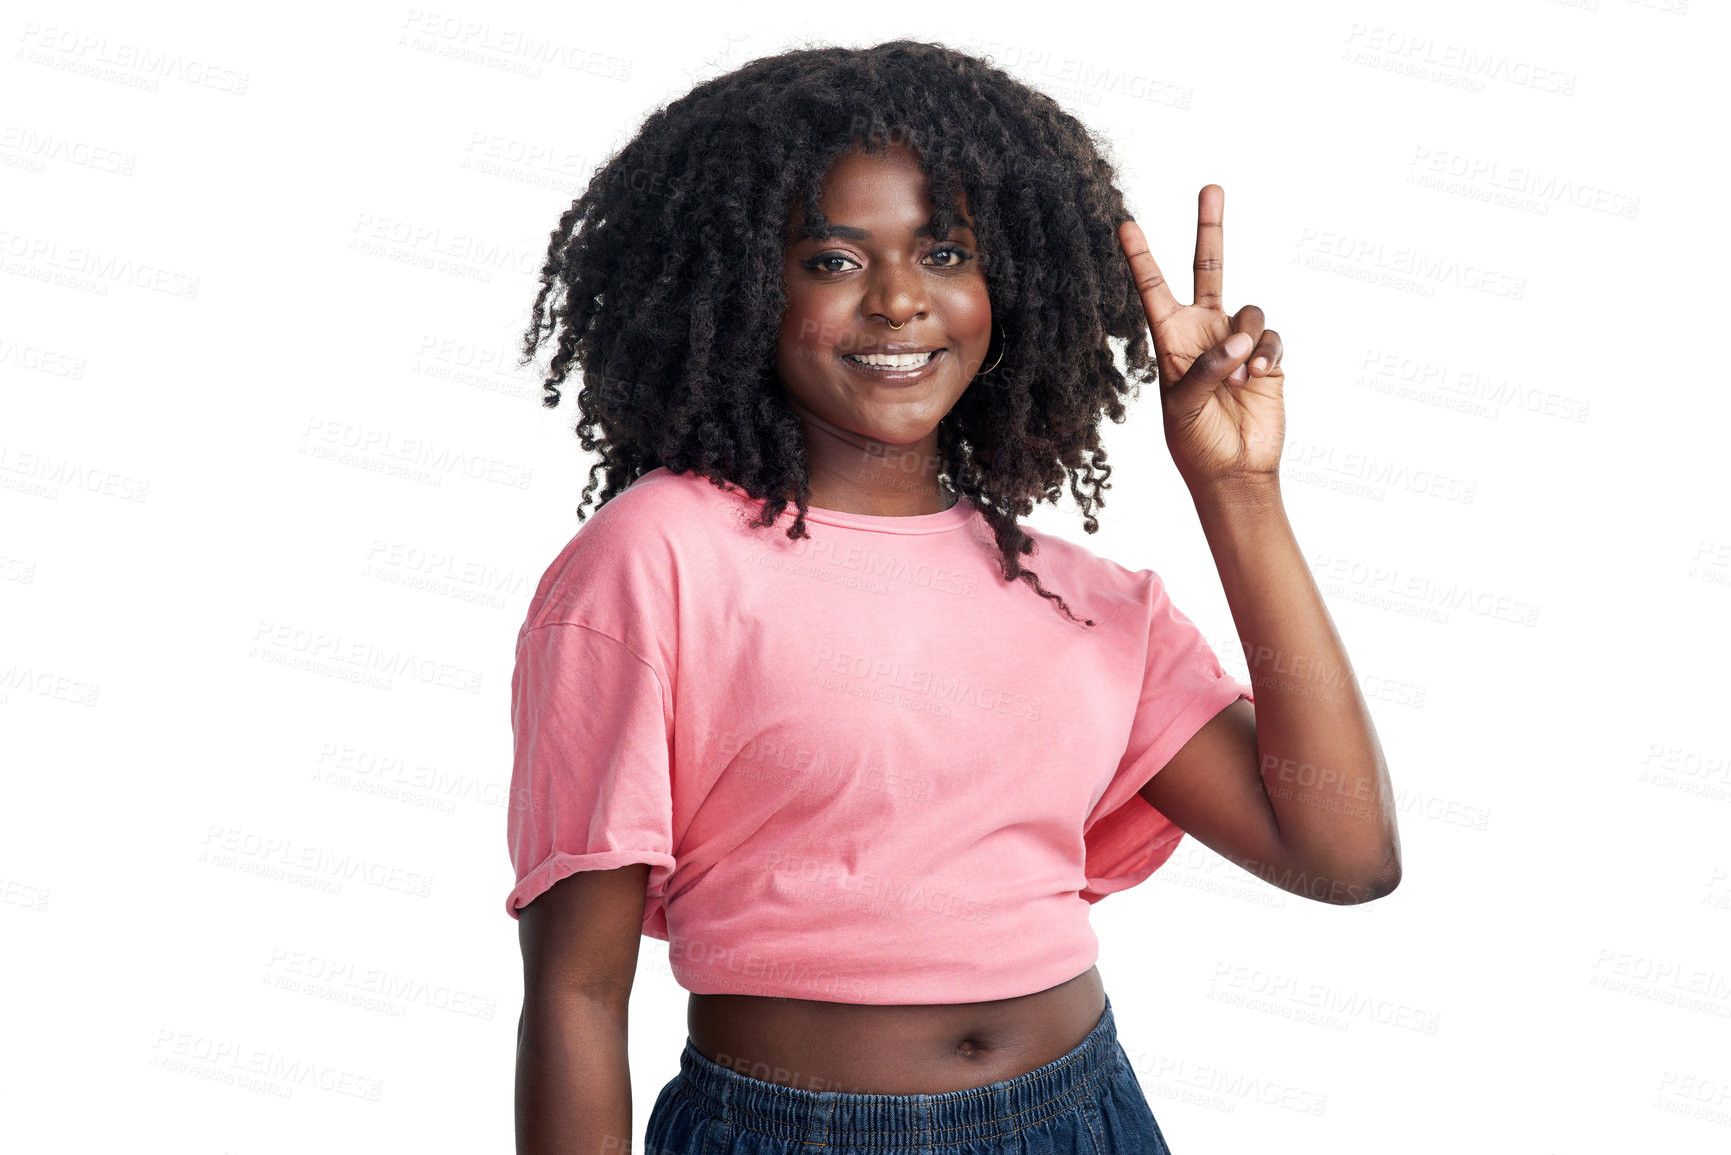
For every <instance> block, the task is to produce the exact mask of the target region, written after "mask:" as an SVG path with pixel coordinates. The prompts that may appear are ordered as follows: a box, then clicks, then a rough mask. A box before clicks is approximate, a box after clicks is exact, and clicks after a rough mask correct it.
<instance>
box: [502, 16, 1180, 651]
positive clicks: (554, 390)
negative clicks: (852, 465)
mask: <svg viewBox="0 0 1731 1155" xmlns="http://www.w3.org/2000/svg"><path fill="white" fill-rule="evenodd" d="M892 143H894V144H901V145H906V146H908V147H910V148H911V149H912V150H913V151H914V153H915V155H916V156H917V158H918V161H919V163H920V166H921V168H922V169H923V170H924V171H925V173H926V174H927V176H928V178H929V180H930V185H929V187H930V190H931V201H932V204H933V206H934V210H933V211H934V216H933V219H932V226H933V228H934V229H935V230H936V234H935V235H936V236H938V237H939V238H942V237H944V236H945V235H946V234H947V230H948V228H949V227H950V224H951V221H952V220H954V219H955V215H956V213H957V210H958V209H959V205H960V202H959V201H958V200H957V198H956V188H957V185H958V184H959V185H960V186H961V188H962V189H965V190H966V194H967V203H968V208H969V209H970V210H971V214H972V217H973V222H974V230H975V235H976V236H977V238H978V239H979V242H980V245H979V247H980V249H981V250H982V265H983V268H984V271H985V273H986V279H987V291H988V295H989V297H990V300H991V307H992V315H993V318H994V319H995V320H996V321H997V322H998V323H999V325H1000V326H1001V329H1002V332H1003V335H1004V340H1003V342H1002V346H1003V347H1002V348H1001V349H1000V350H999V354H1000V355H999V359H998V360H997V362H996V363H995V365H993V367H992V368H991V370H990V371H989V372H988V373H986V374H984V375H982V376H979V377H976V378H975V379H974V381H973V382H972V383H971V384H970V385H969V387H968V389H967V390H966V391H965V392H964V393H963V394H962V396H961V398H960V399H959V400H958V401H957V402H956V404H955V405H954V406H953V407H952V408H951V410H950V412H949V413H948V414H947V415H946V416H945V417H944V419H943V421H942V422H940V424H939V426H938V439H937V444H938V452H939V454H940V457H941V470H942V476H943V478H944V479H945V480H947V482H948V483H949V485H950V486H951V487H952V488H954V489H955V490H957V491H958V492H959V493H961V494H963V495H966V496H967V497H968V498H969V499H970V500H972V501H973V502H974V503H975V504H976V505H977V506H978V507H979V509H980V511H981V513H982V514H983V516H984V517H985V519H986V521H987V522H988V523H989V524H990V525H991V527H992V530H993V533H994V536H995V538H996V540H997V544H998V547H999V549H1000V550H1001V551H1002V555H1003V556H1002V562H1001V569H1002V572H1003V576H1004V580H1005V581H1006V582H1008V581H1014V580H1017V579H1018V578H1019V579H1023V580H1026V581H1028V582H1030V583H1031V584H1032V586H1033V588H1034V589H1035V590H1036V591H1037V592H1038V593H1039V594H1040V596H1042V597H1045V598H1049V599H1052V600H1054V601H1056V602H1057V603H1058V605H1059V607H1060V608H1061V609H1062V611H1063V613H1064V614H1065V616H1067V617H1068V618H1070V619H1071V620H1072V621H1074V620H1077V619H1076V617H1075V615H1074V614H1073V613H1071V611H1070V607H1069V605H1068V604H1067V603H1066V602H1065V601H1064V599H1063V598H1062V597H1061V596H1059V595H1058V594H1055V593H1053V592H1051V591H1049V590H1047V589H1046V588H1045V587H1044V586H1043V585H1042V584H1041V583H1040V579H1039V575H1038V574H1036V573H1034V572H1033V571H1032V570H1028V569H1025V568H1023V567H1022V566H1021V564H1020V561H1019V558H1020V555H1023V554H1030V553H1032V552H1034V540H1033V538H1031V537H1030V536H1029V535H1028V534H1027V533H1025V532H1024V531H1023V530H1022V528H1021V526H1020V525H1018V524H1017V518H1018V517H1025V516H1027V515H1028V514H1030V513H1032V511H1033V506H1034V502H1035V500H1045V501H1050V502H1052V503H1054V504H1056V503H1057V501H1058V499H1059V497H1060V496H1061V493H1062V490H1061V485H1062V483H1063V481H1064V479H1065V478H1068V479H1069V489H1070V493H1071V495H1072V496H1073V497H1074V499H1075V500H1076V502H1077V504H1078V505H1079V506H1080V508H1081V510H1082V514H1083V528H1084V529H1085V530H1086V532H1088V533H1094V532H1096V531H1097V530H1098V529H1099V522H1098V521H1097V520H1096V519H1095V517H1094V507H1095V506H1096V505H1101V506H1103V505H1104V504H1105V501H1104V497H1103V495H1102V494H1103V491H1104V490H1106V489H1109V488H1110V487H1111V486H1110V480H1109V479H1110V477H1111V467H1110V466H1109V465H1107V464H1106V451H1105V449H1104V448H1103V447H1102V445H1101V443H1100V433H1099V425H1100V418H1101V416H1102V415H1105V416H1107V417H1110V418H1111V419H1112V421H1113V422H1114V423H1122V422H1123V421H1124V418H1125V408H1124V398H1126V397H1134V396H1136V395H1137V394H1138V393H1139V385H1140V383H1141V382H1145V381H1152V380H1154V379H1155V378H1156V373H1157V371H1156V369H1155V365H1154V360H1153V357H1152V355H1151V349H1150V344H1149V340H1148V330H1147V322H1146V316H1145V314H1144V313H1143V309H1142V304H1141V300H1140V297H1139V296H1138V294H1137V291H1136V287H1135V284H1134V279H1133V277H1132V275H1131V272H1130V268H1129V262H1128V261H1126V260H1125V258H1124V255H1123V252H1122V250H1121V249H1120V247H1119V244H1118V237H1117V230H1118V226H1119V224H1121V223H1122V222H1123V221H1125V220H1127V219H1129V215H1128V214H1127V213H1126V211H1125V209H1124V200H1123V194H1122V193H1121V192H1120V191H1119V189H1118V188H1117V185H1116V184H1115V172H1114V169H1113V166H1112V164H1111V163H1110V162H1109V161H1108V160H1107V159H1106V157H1105V156H1104V155H1103V154H1104V153H1105V152H1106V151H1107V147H1106V146H1105V145H1104V143H1102V142H1099V141H1097V140H1096V138H1095V137H1094V136H1093V134H1092V133H1091V132H1090V131H1089V129H1088V128H1087V127H1086V126H1085V125H1083V124H1082V123H1081V122H1080V121H1078V120H1077V119H1076V118H1075V117H1073V116H1071V115H1070V114H1069V113H1067V112H1065V111H1064V110H1063V109H1062V108H1061V107H1059V105H1058V104H1057V103H1056V102H1055V101H1054V100H1053V99H1052V98H1051V97H1049V96H1047V95H1045V94H1044V93H1041V92H1038V91H1036V90H1034V89H1031V88H1029V87H1028V86H1026V85H1024V84H1022V83H1021V82H1019V81H1017V80H1015V79H1013V78H1011V77H1010V76H1009V75H1008V74H1007V73H1005V72H1004V71H1002V70H1001V69H999V68H996V67H993V66H992V65H991V64H990V63H988V62H987V61H986V60H982V59H980V58H978V57H975V56H971V55H968V54H966V53H963V52H959V51H956V50H954V49H951V48H948V47H946V46H944V45H941V44H932V43H922V42H918V41H911V40H895V41H890V42H888V43H884V44H879V45H877V46H876V47H873V48H865V49H855V48H842V47H815V48H801V49H797V50H793V51H788V52H784V53H782V54H780V55H777V56H768V57H763V58H760V59H757V60H753V61H751V62H749V63H747V64H746V65H744V66H743V67H741V68H739V69H738V70H736V71H734V72H731V73H728V74H726V75H723V76H718V77H715V78H712V79H710V80H707V81H705V82H703V83H701V84H699V85H698V86H697V87H695V88H694V89H692V90H691V91H690V92H689V93H687V94H686V95H685V96H683V97H681V98H679V99H678V100H675V101H673V102H672V103H670V104H666V105H663V106H662V107H660V108H657V109H656V110H655V111H654V112H653V113H652V114H651V115H650V116H649V117H648V118H647V119H646V120H645V121H644V123H643V126H642V129H641V130H640V131H639V132H638V134H637V136H636V137H635V138H634V139H632V140H631V141H630V142H629V143H628V144H626V145H625V146H624V147H623V148H621V149H619V150H618V151H617V152H616V153H614V154H613V155H612V156H611V157H610V158H609V159H608V160H607V161H606V162H604V163H603V164H602V165H601V166H600V167H598V168H597V169H596V171H595V172H594V173H593V175H592V176H591V178H590V181H589V184H588V187H587V188H586V189H585V191H584V192H583V194H582V195H581V196H580V197H578V198H577V200H576V201H574V202H573V203H572V205H571V207H570V209H569V210H567V211H566V212H565V214H564V215H563V216H562V217H561V218H560V219H559V227H558V228H557V229H556V230H554V232H553V234H552V239H551V242H550V244H549V245H548V250H547V262H546V264H545V266H544V267H543V268H542V271H541V289H540V292H539V293H538V294H537V296H536V298H535V304H534V306H533V320H532V322H531V324H530V326H529V329H528V331H527V332H526V333H525V335H524V347H523V357H522V359H521V361H520V364H525V365H526V364H529V363H530V362H531V361H532V360H533V358H534V355H535V352H536V350H537V349H538V348H539V347H540V345H541V343H542V341H543V339H544V337H545V336H546V335H547V334H548V333H551V332H554V331H555V330H557V340H556V346H557V352H556V353H555V355H554V357H553V359H552V362H551V364H550V366H549V372H548V376H547V378H546V381H545V383H544V384H543V390H544V391H545V396H544V397H543V399H542V403H543V404H544V405H545V406H547V407H548V408H553V407H555V406H557V405H558V404H559V397H560V393H559V386H560V383H561V382H563V381H564V379H565V376H566V374H567V373H568V372H569V370H570V366H571V362H572V360H573V358H575V359H576V361H577V363H578V365H579V366H580V368H581V370H582V378H583V385H582V388H581V389H580V390H579V391H578V393H577V407H578V411H579V419H578V421H577V424H576V433H577V437H578V441H579V443H580V444H581V445H582V446H583V448H584V450H585V451H588V452H592V453H593V452H599V454H600V458H601V459H600V460H599V461H598V462H596V463H595V465H593V466H592V467H591V468H590V472H589V483H588V485H587V486H585V487H584V490H583V497H582V500H581V501H580V502H579V504H578V510H577V516H578V520H580V521H581V520H582V519H583V516H584V513H583V506H584V505H586V504H587V503H588V501H589V500H590V497H591V495H592V493H593V491H594V489H595V486H596V483H597V482H596V474H597V472H598V471H600V470H601V469H603V468H605V469H606V472H607V480H606V485H605V487H604V488H603V489H602V491H601V497H600V502H599V504H598V506H597V508H599V505H600V504H605V503H606V502H607V501H608V500H610V499H611V498H613V497H615V496H617V495H618V494H619V493H621V492H623V491H624V490H625V488H626V487H627V486H629V485H630V484H631V483H632V482H634V481H636V480H637V479H638V478H639V477H641V476H642V475H643V474H644V473H647V472H648V471H649V470H651V469H654V468H656V467H658V466H665V467H666V468H667V469H668V470H669V471H671V472H674V473H686V472H695V473H697V474H699V475H702V476H706V477H708V478H709V479H710V480H712V481H714V483H715V484H717V485H718V486H719V485H721V484H722V483H723V482H728V483H731V484H733V485H736V486H738V487H739V488H741V489H743V490H744V491H745V492H746V494H747V495H749V496H750V497H751V498H752V499H754V500H760V501H763V502H764V503H765V504H764V506H763V508H762V510H760V511H759V515H758V518H757V520H756V521H755V522H754V523H753V524H755V525H758V526H770V525H773V524H774V523H775V521H776V519H777V518H778V517H780V515H781V514H782V512H783V511H784V510H785V509H786V508H787V505H788V502H789V501H792V502H794V503H795V505H796V506H797V509H798V516H797V517H796V518H795V519H794V521H793V523H792V525H791V526H790V527H789V528H788V531H787V536H788V537H789V538H791V539H795V540H797V539H799V538H801V537H806V536H809V535H808V534H807V533H806V522H805V513H806V510H807V508H808V505H807V502H808V499H809V497H810V487H809V478H808V472H807V469H808V462H807V457H806V450H805V439H804V433H803V431H802V427H801V425H800V423H799V421H798V419H797V418H796V417H795V415H794V413H793V410H792V409H791V408H789V406H788V404H787V401H786V400H785V398H784V396H783V393H782V390H781V388H780V387H779V385H778V382H777V379H776V371H775V354H776V343H777V337H778V329H779V325H780V318H781V314H782V311H783V308H784V306H785V303H786V302H785V296H784V288H783V284H782V255H783V245H784V230H785V228H786V225H787V220H788V213H789V211H790V210H791V209H792V207H793V206H794V205H795V204H798V203H803V204H804V206H805V208H804V212H805V215H806V219H807V222H808V223H817V224H821V223H822V220H823V218H822V216H821V211H822V210H821V207H820V206H819V205H818V201H819V194H820V191H821V187H822V182H823V178H824V175H825V174H826V173H827V172H828V170H829V167H830V165H831V164H832V163H833V162H834V160H835V159H836V158H837V157H838V156H839V155H840V154H841V153H843V152H846V151H848V150H849V149H851V148H854V147H856V146H857V147H859V148H862V149H864V150H865V151H868V152H874V153H876V152H882V151H884V150H885V149H886V148H887V147H888V145H890V144H892ZM1109 338H1117V339H1119V340H1121V341H1123V342H1125V345H1124V356H1125V364H1126V367H1127V369H1128V371H1129V373H1130V374H1131V375H1132V376H1133V377H1134V379H1135V384H1132V383H1131V382H1130V381H1127V380H1126V378H1125V375H1124V374H1123V373H1120V372H1119V370H1118V368H1117V366H1116V364H1115V362H1114V357H1113V347H1112V346H1111V345H1110V344H1109V343H1108V339H1109ZM994 343H996V342H994ZM990 355H991V354H990V351H988V357H990ZM988 363H990V362H988ZM1084 624H1085V625H1089V626H1092V625H1093V624H1094V623H1093V621H1092V619H1087V620H1086V621H1085V622H1084Z"/></svg>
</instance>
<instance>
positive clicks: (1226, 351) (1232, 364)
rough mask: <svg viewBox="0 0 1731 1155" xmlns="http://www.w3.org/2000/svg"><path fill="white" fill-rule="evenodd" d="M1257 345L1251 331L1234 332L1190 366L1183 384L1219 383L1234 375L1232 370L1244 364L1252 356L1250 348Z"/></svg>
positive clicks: (1211, 384)
mask: <svg viewBox="0 0 1731 1155" xmlns="http://www.w3.org/2000/svg"><path fill="white" fill-rule="evenodd" d="M1255 345H1256V341H1255V339H1253V338H1252V337H1251V336H1250V334H1249V333H1234V334H1232V336H1230V337H1228V338H1226V340H1224V341H1222V342H1220V344H1218V345H1216V346H1214V348H1212V349H1210V350H1208V351H1207V352H1206V353H1204V354H1202V356H1200V357H1198V358H1196V360H1195V362H1194V363H1193V364H1192V365H1191V366H1190V371H1189V372H1188V373H1186V374H1184V380H1183V381H1182V382H1181V384H1185V385H1201V384H1206V385H1208V386H1210V387H1212V386H1214V385H1218V384H1219V383H1220V382H1222V381H1224V380H1226V378H1227V377H1229V376H1231V375H1232V371H1233V370H1234V369H1236V368H1238V367H1239V366H1240V365H1242V364H1244V359H1245V358H1246V357H1248V356H1250V350H1251V349H1252V348H1254V347H1255Z"/></svg>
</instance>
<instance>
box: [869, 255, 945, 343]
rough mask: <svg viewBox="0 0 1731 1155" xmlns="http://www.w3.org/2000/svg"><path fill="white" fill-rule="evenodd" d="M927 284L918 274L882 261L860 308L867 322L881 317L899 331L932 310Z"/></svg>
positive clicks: (895, 263) (899, 264)
mask: <svg viewBox="0 0 1731 1155" xmlns="http://www.w3.org/2000/svg"><path fill="white" fill-rule="evenodd" d="M929 304H930V303H929V302H928V301H927V300H926V293H925V284H924V282H923V280H922V279H921V277H920V275H919V273H918V272H917V271H915V270H913V269H909V268H907V267H906V266H904V265H902V264H901V263H900V262H898V261H883V262H880V263H879V264H878V265H877V266H876V269H875V270H874V275H873V276H872V277H871V279H870V282H869V285H868V287H867V289H866V296H865V299H864V300H863V301H861V302H860V309H861V311H862V312H863V313H864V314H865V316H866V319H867V320H873V319H879V318H881V319H882V320H883V321H884V322H885V323H886V324H888V325H889V327H890V328H892V329H899V328H901V327H902V326H903V325H906V324H907V323H908V322H909V321H911V320H913V319H914V318H915V317H923V316H925V315H926V311H927V309H928V308H929Z"/></svg>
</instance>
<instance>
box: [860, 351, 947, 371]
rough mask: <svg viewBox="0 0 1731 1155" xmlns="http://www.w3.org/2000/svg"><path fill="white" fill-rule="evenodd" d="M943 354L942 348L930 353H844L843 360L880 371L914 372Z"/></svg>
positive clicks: (863, 367)
mask: <svg viewBox="0 0 1731 1155" xmlns="http://www.w3.org/2000/svg"><path fill="white" fill-rule="evenodd" d="M942 354H943V350H942V349H933V350H932V351H931V352H929V353H843V354H842V360H843V361H846V362H848V363H849V364H851V365H857V366H859V367H860V368H862V369H871V370H876V371H877V372H880V373H912V372H917V371H918V370H920V369H924V368H925V367H926V366H927V365H930V364H931V363H932V362H933V361H936V360H937V359H938V357H939V356H941V355H942Z"/></svg>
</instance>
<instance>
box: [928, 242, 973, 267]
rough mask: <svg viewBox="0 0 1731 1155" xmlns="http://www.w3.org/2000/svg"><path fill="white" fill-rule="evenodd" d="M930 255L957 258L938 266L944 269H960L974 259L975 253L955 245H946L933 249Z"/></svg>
mask: <svg viewBox="0 0 1731 1155" xmlns="http://www.w3.org/2000/svg"><path fill="white" fill-rule="evenodd" d="M928 255H929V256H933V257H940V256H951V257H954V258H956V259H955V260H953V261H951V262H949V263H948V264H944V265H940V266H938V267H939V268H943V269H959V268H961V267H962V266H963V265H965V264H967V263H968V262H969V261H971V260H973V259H974V255H973V254H972V253H970V252H968V250H966V249H961V248H957V247H956V246H955V245H944V246H942V247H940V248H936V249H933V250H932V251H931V252H930V253H929V254H928Z"/></svg>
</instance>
